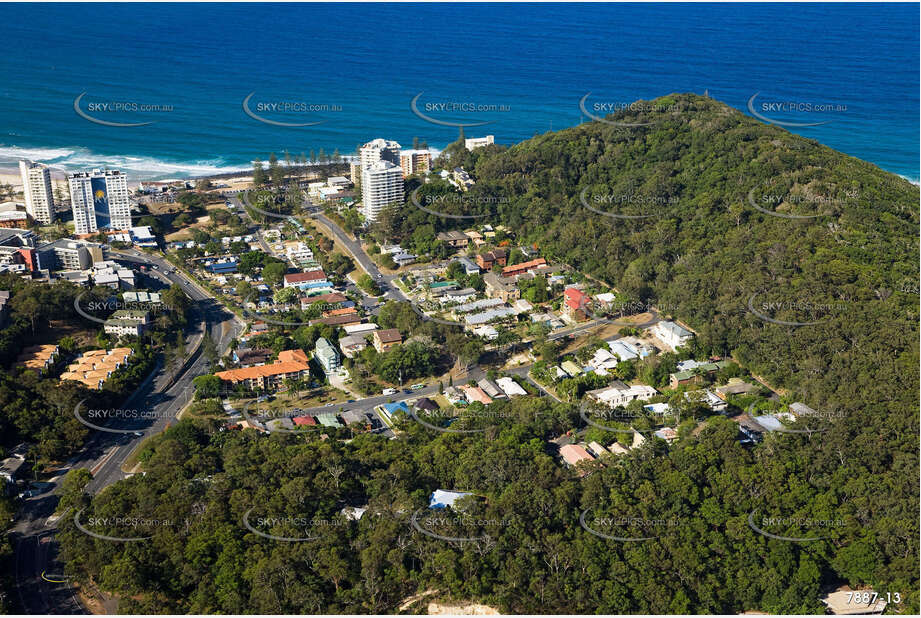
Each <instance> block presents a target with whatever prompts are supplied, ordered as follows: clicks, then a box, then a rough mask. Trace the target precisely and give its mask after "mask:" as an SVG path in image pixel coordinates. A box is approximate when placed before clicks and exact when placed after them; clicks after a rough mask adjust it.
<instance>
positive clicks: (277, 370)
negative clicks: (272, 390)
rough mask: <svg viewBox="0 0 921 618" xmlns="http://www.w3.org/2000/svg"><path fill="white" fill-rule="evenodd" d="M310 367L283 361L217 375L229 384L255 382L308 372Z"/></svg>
mask: <svg viewBox="0 0 921 618" xmlns="http://www.w3.org/2000/svg"><path fill="white" fill-rule="evenodd" d="M309 368H310V366H309V365H308V364H307V363H303V362H300V361H282V362H280V363H273V364H271V365H260V366H258V367H243V368H242V369H228V370H227V371H219V372H217V373H216V374H214V375H216V376H217V377H219V378H220V379H222V380H225V381H227V382H242V381H243V380H253V379H256V378H267V377H269V376H276V375H280V374H283V373H294V372H296V371H307V370H308V369H309Z"/></svg>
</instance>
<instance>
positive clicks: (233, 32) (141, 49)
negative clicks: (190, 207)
mask: <svg viewBox="0 0 921 618" xmlns="http://www.w3.org/2000/svg"><path fill="white" fill-rule="evenodd" d="M0 15H2V17H3V21H4V24H5V27H4V35H5V36H4V50H3V53H2V54H0V76H2V80H0V166H2V167H10V166H11V165H12V164H13V163H14V162H15V161H16V160H17V159H19V158H22V157H26V158H31V159H35V160H38V161H42V162H45V163H48V164H51V165H52V166H55V167H58V168H61V169H66V170H70V169H85V168H89V167H102V166H108V167H111V168H116V169H121V170H123V171H125V172H126V173H128V175H129V176H130V177H132V178H134V179H165V178H180V177H188V176H200V175H205V174H212V173H219V172H227V171H235V170H246V169H251V162H252V161H253V160H254V159H257V158H258V159H261V160H263V161H265V160H266V159H267V158H268V156H269V153H271V152H275V153H276V154H277V155H278V156H279V158H282V159H283V158H284V155H283V153H284V151H285V150H287V151H289V152H290V153H291V154H292V155H294V156H297V155H299V154H300V153H304V154H305V156H308V157H309V156H310V152H311V151H314V153H315V156H317V157H319V156H320V152H321V150H322V151H323V152H325V153H327V154H332V153H333V152H335V151H338V153H339V154H342V155H345V154H350V153H354V152H355V149H356V146H357V145H358V144H361V143H364V142H365V141H368V140H370V139H373V138H377V137H384V138H387V139H394V140H397V141H399V142H400V143H401V144H402V145H403V147H404V148H409V147H411V146H412V145H413V142H414V139H415V140H417V141H419V142H421V143H425V144H427V145H428V146H429V147H434V148H442V147H444V146H445V145H446V144H448V143H449V142H451V141H453V140H455V139H457V137H458V134H459V132H460V127H458V126H457V125H458V124H464V125H466V126H464V128H463V129H464V133H465V135H466V136H467V137H477V136H483V135H487V134H490V135H494V136H495V140H496V142H498V143H514V142H519V141H521V140H524V139H527V138H529V137H532V136H534V135H535V134H540V133H544V132H546V131H550V130H559V129H562V128H565V127H569V126H574V125H577V124H579V123H580V122H584V121H587V120H589V119H590V117H589V116H587V115H586V112H588V114H590V115H598V116H603V115H605V114H606V113H607V111H606V110H610V109H614V108H616V107H619V106H622V105H626V104H629V103H630V102H633V101H635V100H638V99H647V100H648V99H652V98H656V97H659V96H662V95H665V94H668V93H672V92H695V93H698V94H703V93H704V92H705V91H706V92H707V93H708V94H709V95H710V96H711V97H713V98H715V99H719V100H721V101H724V102H726V103H728V104H729V105H732V106H733V107H736V108H737V109H739V110H742V111H743V112H744V113H746V114H749V115H751V114H752V111H750V110H749V101H750V100H751V101H752V109H753V110H754V111H755V112H756V113H757V114H761V115H763V116H765V117H769V118H771V119H772V120H775V121H778V122H783V123H786V124H785V125H784V126H787V128H789V130H791V131H794V132H796V133H799V134H801V135H803V136H806V137H809V138H812V139H815V140H817V141H819V142H822V143H823V144H826V145H828V146H830V147H832V148H835V149H837V150H840V151H842V152H845V153H847V154H850V155H853V156H856V157H859V158H861V159H865V160H867V161H870V162H872V163H874V164H876V165H878V166H879V167H881V168H883V169H885V170H887V171H890V172H894V173H896V174H900V175H902V176H904V177H906V178H909V179H910V180H912V181H915V182H917V181H918V180H919V121H918V118H919V97H918V92H919V79H918V57H919V29H918V6H917V4H839V5H829V4H787V3H784V4H655V5H652V4H532V5H522V4H488V5H487V4H336V5H333V4H307V5H294V4H264V3H259V4H77V3H74V4H3V5H0ZM586 95H588V96H586ZM753 96H754V97H755V98H754V99H753V100H752V97H753ZM75 101H76V104H75ZM244 101H245V104H244ZM413 101H415V111H414V110H413ZM580 101H582V108H584V109H582V108H580ZM75 105H76V107H75ZM78 112H82V113H78ZM426 118H427V119H426ZM104 123H109V124H104ZM139 123H146V124H141V125H140V126H113V125H124V124H128V125H131V124H139ZM480 123H484V124H480ZM816 123H821V124H816ZM290 125H298V126H290ZM801 125H811V126H801Z"/></svg>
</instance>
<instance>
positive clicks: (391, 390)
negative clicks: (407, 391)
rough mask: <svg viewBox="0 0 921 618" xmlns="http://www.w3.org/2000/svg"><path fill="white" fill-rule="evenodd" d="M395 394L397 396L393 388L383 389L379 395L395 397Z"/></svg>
mask: <svg viewBox="0 0 921 618" xmlns="http://www.w3.org/2000/svg"><path fill="white" fill-rule="evenodd" d="M396 394H397V389H395V388H385V389H384V390H383V391H381V395H396Z"/></svg>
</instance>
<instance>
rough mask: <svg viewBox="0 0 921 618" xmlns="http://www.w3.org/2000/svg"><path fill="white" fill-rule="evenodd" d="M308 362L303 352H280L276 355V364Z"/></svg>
mask: <svg viewBox="0 0 921 618" xmlns="http://www.w3.org/2000/svg"><path fill="white" fill-rule="evenodd" d="M308 360H309V359H308V358H307V354H306V353H305V352H304V351H303V350H282V351H281V352H279V353H278V361H277V362H280V363H286V362H292V361H294V362H301V363H306V362H307V361H308Z"/></svg>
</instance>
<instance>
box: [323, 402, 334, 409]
mask: <svg viewBox="0 0 921 618" xmlns="http://www.w3.org/2000/svg"><path fill="white" fill-rule="evenodd" d="M334 405H336V402H333V403H328V404H326V405H325V406H323V407H324V408H331V407H333V406H334Z"/></svg>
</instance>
